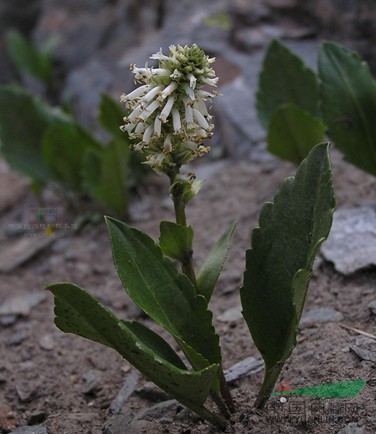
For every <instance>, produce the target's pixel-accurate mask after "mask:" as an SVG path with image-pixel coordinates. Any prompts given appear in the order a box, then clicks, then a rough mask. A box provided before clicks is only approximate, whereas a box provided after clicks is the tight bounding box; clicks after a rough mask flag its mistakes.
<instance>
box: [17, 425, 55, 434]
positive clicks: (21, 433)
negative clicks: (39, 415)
mask: <svg viewBox="0 0 376 434" xmlns="http://www.w3.org/2000/svg"><path fill="white" fill-rule="evenodd" d="M11 434H48V431H47V428H46V427H45V426H43V425H33V426H23V427H21V428H17V429H16V431H12V432H11Z"/></svg>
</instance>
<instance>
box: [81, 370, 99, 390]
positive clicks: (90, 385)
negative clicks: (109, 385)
mask: <svg viewBox="0 0 376 434" xmlns="http://www.w3.org/2000/svg"><path fill="white" fill-rule="evenodd" d="M101 380H102V374H101V371H98V370H97V369H90V371H87V372H85V373H84V374H83V375H82V382H83V385H82V387H81V392H82V393H83V394H84V395H87V394H91V393H96V392H97V391H98V390H100V389H101V388H102V385H101Z"/></svg>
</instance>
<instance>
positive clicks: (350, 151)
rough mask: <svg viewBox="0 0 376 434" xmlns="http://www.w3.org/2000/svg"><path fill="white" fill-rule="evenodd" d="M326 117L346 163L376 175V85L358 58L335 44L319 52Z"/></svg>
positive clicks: (324, 113) (328, 45)
mask: <svg viewBox="0 0 376 434" xmlns="http://www.w3.org/2000/svg"><path fill="white" fill-rule="evenodd" d="M319 74H320V79H321V89H320V90H321V99H322V113H323V117H324V121H325V123H326V124H327V125H328V127H329V136H330V137H331V138H332V139H333V141H334V143H335V145H336V146H337V147H338V148H339V149H340V150H341V151H342V152H343V153H344V155H345V158H346V160H348V161H349V162H350V163H352V164H354V165H355V166H357V167H359V168H360V169H362V170H365V171H366V172H368V173H371V174H372V175H376V127H375V119H376V83H375V81H374V80H373V79H372V76H371V72H370V70H369V67H368V65H367V64H366V63H365V62H362V61H361V59H360V58H359V56H358V55H356V54H355V53H352V52H351V51H349V50H347V49H346V48H344V47H341V46H339V45H336V44H333V43H329V42H328V43H324V44H322V46H321V48H320V52H319Z"/></svg>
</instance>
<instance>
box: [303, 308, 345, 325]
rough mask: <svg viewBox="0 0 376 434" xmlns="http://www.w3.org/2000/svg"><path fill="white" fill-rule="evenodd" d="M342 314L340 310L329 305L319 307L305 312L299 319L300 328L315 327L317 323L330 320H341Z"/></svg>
mask: <svg viewBox="0 0 376 434" xmlns="http://www.w3.org/2000/svg"><path fill="white" fill-rule="evenodd" d="M342 319H343V316H342V314H341V313H340V312H337V311H336V310H334V309H332V308H330V307H319V308H317V309H311V310H309V311H308V312H305V313H304V314H303V316H302V320H301V321H300V328H302V329H303V328H305V327H315V326H316V325H317V324H323V323H327V322H332V321H342Z"/></svg>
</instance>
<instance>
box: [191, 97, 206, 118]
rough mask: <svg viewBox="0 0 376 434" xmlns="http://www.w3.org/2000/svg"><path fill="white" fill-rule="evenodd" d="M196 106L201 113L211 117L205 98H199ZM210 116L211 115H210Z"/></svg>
mask: <svg viewBox="0 0 376 434" xmlns="http://www.w3.org/2000/svg"><path fill="white" fill-rule="evenodd" d="M194 107H195V108H196V109H197V110H198V111H199V112H201V114H202V115H203V116H205V117H209V113H208V109H207V107H206V104H205V102H204V100H203V99H201V98H199V99H197V100H196V102H195V103H194ZM209 118H210V117H209Z"/></svg>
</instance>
